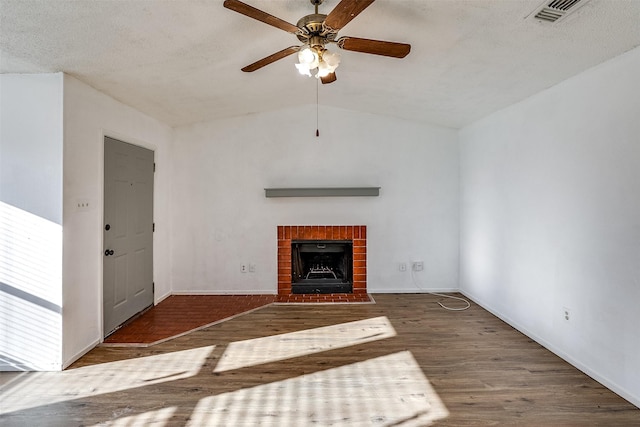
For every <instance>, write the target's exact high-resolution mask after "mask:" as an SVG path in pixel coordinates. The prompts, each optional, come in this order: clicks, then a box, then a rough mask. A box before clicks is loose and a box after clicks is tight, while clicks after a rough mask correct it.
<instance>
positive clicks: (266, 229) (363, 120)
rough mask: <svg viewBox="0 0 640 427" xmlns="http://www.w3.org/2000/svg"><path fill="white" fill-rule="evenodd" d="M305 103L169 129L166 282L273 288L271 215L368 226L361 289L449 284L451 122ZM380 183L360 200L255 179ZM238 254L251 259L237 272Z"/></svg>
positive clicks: (274, 221)
mask: <svg viewBox="0 0 640 427" xmlns="http://www.w3.org/2000/svg"><path fill="white" fill-rule="evenodd" d="M315 117H316V107H315V106H306V107H301V108H297V109H287V110H282V111H276V112H271V113H263V114H256V115H250V116H245V117H238V118H233V119H228V120H221V121H216V122H210V123H203V124H196V125H192V126H186V127H182V128H178V129H176V130H175V145H176V150H175V153H174V163H173V172H174V179H173V198H172V200H173V225H172V227H173V230H174V234H173V240H172V256H171V257H172V260H173V271H172V281H173V290H174V292H176V293H180V292H183V293H198V292H201V293H251V292H256V293H276V291H277V255H276V252H277V251H276V248H277V241H276V239H277V234H276V227H277V225H287V224H291V225H303V224H321V225H322V224H341V225H345V224H364V225H367V226H368V289H369V291H372V292H416V291H420V289H418V288H417V287H416V286H415V285H414V284H413V283H412V280H411V274H410V273H409V272H404V273H400V272H399V268H398V263H399V262H406V263H410V262H411V261H413V260H421V261H424V263H425V270H424V271H423V272H420V273H417V274H416V278H417V281H418V283H419V284H420V286H422V287H424V288H426V289H431V290H445V289H446V290H451V289H457V287H458V224H459V223H458V185H459V181H458V146H457V132H456V131H455V130H452V129H445V128H440V127H435V126H428V125H420V124H416V123H412V122H406V121H401V120H397V119H392V118H386V117H380V116H375V115H371V114H362V113H357V112H352V111H346V110H338V109H333V108H321V109H320V133H321V136H320V137H319V138H316V137H315V130H316V123H315ZM324 186H329V187H331V186H336V187H340V186H379V187H381V188H382V189H381V191H380V196H379V197H373V198H367V197H356V198H284V199H266V198H265V195H264V188H265V187H324ZM242 263H253V264H255V265H256V272H255V273H241V271H240V265H241V264H242Z"/></svg>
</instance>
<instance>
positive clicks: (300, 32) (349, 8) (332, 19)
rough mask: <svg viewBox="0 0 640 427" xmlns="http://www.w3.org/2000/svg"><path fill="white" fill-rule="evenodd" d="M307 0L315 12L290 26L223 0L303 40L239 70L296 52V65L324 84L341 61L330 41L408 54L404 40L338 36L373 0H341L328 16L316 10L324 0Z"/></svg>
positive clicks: (357, 48)
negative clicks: (312, 73)
mask: <svg viewBox="0 0 640 427" xmlns="http://www.w3.org/2000/svg"><path fill="white" fill-rule="evenodd" d="M309 1H310V2H311V4H312V5H314V6H315V13H312V14H310V15H306V16H303V17H302V18H300V20H299V21H298V23H297V24H296V25H293V24H290V23H289V22H286V21H284V20H282V19H280V18H277V17H275V16H273V15H270V14H268V13H266V12H263V11H261V10H259V9H256V8H255V7H253V6H249V5H248V4H246V3H242V2H241V1H239V0H225V2H224V7H226V8H227V9H231V10H233V11H235V12H238V13H241V14H243V15H245V16H248V17H249V18H253V19H256V20H258V21H261V22H264V23H265V24H268V25H271V26H273V27H276V28H279V29H281V30H284V31H286V32H288V33H291V34H294V35H296V36H297V37H298V40H300V41H301V42H302V43H303V44H302V46H290V47H288V48H286V49H283V50H281V51H279V52H276V53H274V54H272V55H269V56H267V57H265V58H262V59H260V60H258V61H256V62H254V63H253V64H250V65H247V66H246V67H244V68H242V71H245V72H249V73H250V72H253V71H256V70H258V69H260V68H262V67H264V66H266V65H269V64H271V63H273V62H275V61H278V60H280V59H282V58H286V57H287V56H289V55H292V54H294V53H296V52H297V53H298V61H299V63H298V64H296V67H297V68H298V71H299V72H300V73H301V74H305V75H308V76H311V71H314V70H315V71H316V77H317V78H319V79H320V80H321V81H322V83H325V84H326V83H332V82H334V81H336V73H335V69H336V68H337V67H338V65H339V64H340V55H338V54H336V53H333V52H330V51H329V50H328V49H327V48H326V46H327V45H328V44H330V43H335V44H336V45H337V46H338V47H339V48H341V49H344V50H350V51H354V52H362V53H371V54H374V55H382V56H390V57H393V58H404V57H405V56H407V55H408V54H409V51H410V50H411V45H409V44H405V43H396V42H389V41H382V40H371V39H363V38H359V37H349V36H346V37H340V38H337V35H338V31H340V30H341V29H342V27H344V26H345V25H347V24H348V23H349V22H351V20H352V19H353V18H355V17H356V16H357V15H359V14H360V13H361V12H362V11H363V10H365V9H366V8H367V7H368V6H370V5H371V3H373V2H374V0H341V1H340V3H338V5H337V6H336V7H335V8H334V9H333V10H332V11H331V12H329V14H328V15H323V14H319V13H318V6H319V5H320V4H322V2H323V0H309Z"/></svg>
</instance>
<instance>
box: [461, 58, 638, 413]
mask: <svg viewBox="0 0 640 427" xmlns="http://www.w3.org/2000/svg"><path fill="white" fill-rule="evenodd" d="M638 76H640V48H639V49H635V50H633V51H631V52H628V53H626V54H624V55H622V56H620V57H618V58H615V59H613V60H611V61H609V62H607V63H605V64H602V65H600V66H598V67H595V68H594V69H591V70H589V71H587V72H585V73H582V74H580V75H578V76H576V77H573V78H571V79H569V80H567V81H565V82H563V83H562V84H560V85H558V86H556V87H553V88H551V89H549V90H547V91H545V92H542V93H540V94H538V95H536V96H534V97H532V98H530V99H527V100H526V101H524V102H521V103H519V104H517V105H514V106H512V107H509V108H507V109H505V110H503V111H501V112H498V113H495V114H493V115H491V116H490V117H488V118H485V119H483V120H480V121H479V122H477V123H474V124H473V125H471V126H469V127H467V128H465V129H463V130H462V131H461V133H460V140H461V148H460V150H461V155H460V158H461V161H460V169H461V188H462V194H461V205H462V206H461V249H462V251H461V270H460V271H461V289H462V290H463V292H464V293H465V294H467V295H469V296H470V297H472V298H473V299H474V300H475V301H477V302H479V303H481V304H482V305H483V306H485V307H486V308H488V309H489V310H491V311H492V312H494V313H495V314H497V315H498V316H500V317H502V318H503V319H505V320H507V321H508V322H509V323H511V324H512V325H513V326H515V327H517V328H518V329H520V330H522V331H523V332H525V333H527V334H528V335H530V336H532V337H534V338H535V339H536V340H537V341H538V342H540V343H542V344H543V345H545V346H546V347H548V348H550V349H551V350H553V351H554V352H556V353H558V354H559V355H560V356H562V357H564V358H565V359H567V360H569V361H571V362H572V363H573V364H574V365H576V366H577V367H579V368H581V369H582V370H584V371H585V372H587V373H588V374H590V375H592V376H593V377H595V378H596V379H598V380H600V381H601V382H602V383H604V384H605V385H607V386H609V387H610V388H612V389H613V390H614V391H616V392H618V393H619V394H621V395H622V396H624V397H626V398H627V399H629V400H630V401H631V402H632V403H634V404H635V405H637V406H640V335H639V334H638V331H637V325H639V324H640V310H638V307H637V306H638V301H640V139H639V138H640V120H639V119H640V84H638ZM564 308H568V309H569V311H570V320H569V321H566V320H564V318H563V314H564Z"/></svg>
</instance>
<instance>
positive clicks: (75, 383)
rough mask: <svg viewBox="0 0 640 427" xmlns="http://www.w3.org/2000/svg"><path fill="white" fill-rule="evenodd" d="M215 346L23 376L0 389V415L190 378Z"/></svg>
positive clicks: (198, 369) (196, 372)
mask: <svg viewBox="0 0 640 427" xmlns="http://www.w3.org/2000/svg"><path fill="white" fill-rule="evenodd" d="M214 348H215V346H206V347H200V348H195V349H191V350H183V351H175V352H171V353H166V354H158V355H153V356H146V357H139V358H136V359H128V360H121V361H116V362H109V363H101V364H97V365H91V366H85V367H81V368H77V369H69V370H67V371H63V372H33V373H28V374H25V375H24V376H21V377H20V378H17V379H16V380H14V381H12V382H9V383H8V384H6V385H5V386H3V387H2V388H0V402H2V404H1V405H0V414H3V413H9V412H14V411H19V410H24V409H29V408H35V407H38V406H44V405H49V404H52V403H59V402H64V401H68V400H74V399H81V398H86V397H91V396H97V395H101V394H106V393H114V392H118V391H123V390H130V389H133V388H136V387H146V386H149V385H153V384H159V383H164V382H167V381H175V380H179V379H184V378H189V377H192V376H194V375H196V374H198V372H199V371H200V369H201V368H202V366H203V365H204V363H205V361H206V359H207V357H208V356H209V355H210V354H211V352H212V351H213V349H214Z"/></svg>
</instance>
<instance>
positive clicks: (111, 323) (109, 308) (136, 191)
mask: <svg viewBox="0 0 640 427" xmlns="http://www.w3.org/2000/svg"><path fill="white" fill-rule="evenodd" d="M153 155H154V153H153V151H151V150H148V149H146V148H142V147H139V146H136V145H132V144H128V143H126V142H122V141H118V140H116V139H113V138H109V137H105V138H104V224H103V245H104V246H103V267H102V275H103V295H102V301H103V325H104V327H103V331H104V336H105V337H106V336H108V335H110V334H111V333H112V332H114V331H115V330H116V329H117V328H118V327H119V326H120V325H122V324H123V323H124V322H126V321H127V320H128V319H130V318H131V317H133V316H135V315H136V314H138V313H140V312H141V311H143V310H144V309H146V308H147V307H149V306H151V305H153V300H154V298H153V292H154V286H153V170H154V164H153Z"/></svg>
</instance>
